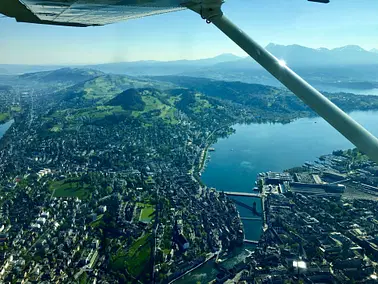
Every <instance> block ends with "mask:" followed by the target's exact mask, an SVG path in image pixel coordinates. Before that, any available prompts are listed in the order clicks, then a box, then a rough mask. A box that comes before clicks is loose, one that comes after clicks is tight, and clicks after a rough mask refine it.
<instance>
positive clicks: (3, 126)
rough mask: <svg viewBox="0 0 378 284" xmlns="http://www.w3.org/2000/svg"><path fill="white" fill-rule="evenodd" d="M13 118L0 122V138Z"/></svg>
mask: <svg viewBox="0 0 378 284" xmlns="http://www.w3.org/2000/svg"><path fill="white" fill-rule="evenodd" d="M12 123H13V120H10V121H8V122H6V123H3V124H0V139H1V138H2V137H3V135H4V134H5V132H7V130H8V128H9V127H10V126H11V125H12Z"/></svg>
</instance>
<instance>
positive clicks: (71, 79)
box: [19, 68, 105, 84]
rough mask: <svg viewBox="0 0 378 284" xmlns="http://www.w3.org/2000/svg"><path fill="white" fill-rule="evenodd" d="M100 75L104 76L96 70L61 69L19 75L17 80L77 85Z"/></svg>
mask: <svg viewBox="0 0 378 284" xmlns="http://www.w3.org/2000/svg"><path fill="white" fill-rule="evenodd" d="M102 75H105V74H104V73H102V72H100V71H98V70H91V69H81V68H80V69H79V68H61V69H57V70H53V71H43V72H35V73H26V74H23V75H20V76H19V78H20V79H23V80H33V81H39V82H43V83H60V82H64V83H70V84H77V83H79V82H83V81H87V80H90V79H93V78H95V77H98V76H102Z"/></svg>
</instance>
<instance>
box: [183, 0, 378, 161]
mask: <svg viewBox="0 0 378 284" xmlns="http://www.w3.org/2000/svg"><path fill="white" fill-rule="evenodd" d="M204 2H205V1H204ZM221 5H222V1H221V0H212V1H211V0H210V1H208V2H207V3H206V2H205V3H202V4H194V5H188V6H187V7H188V8H189V9H191V10H193V11H195V12H197V13H199V14H200V15H201V17H202V18H204V19H206V21H207V22H208V23H210V22H212V23H213V24H214V25H215V26H216V27H218V28H219V29H220V30H221V31H222V32H223V33H224V34H225V35H227V36H228V37H229V38H230V39H231V40H232V41H233V42H235V43H236V44H237V45H238V46H239V47H241V48H242V49H243V50H244V51H245V52H246V53H248V54H249V55H250V56H251V57H252V58H253V59H255V60H256V61H257V62H258V63H259V64H260V65H261V66H262V67H264V68H265V69H266V70H267V71H268V72H269V73H270V74H272V75H273V76H274V77H276V78H277V79H278V80H279V81H280V82H281V83H282V84H284V85H285V86H286V87H287V88H288V89H289V90H291V91H292V92H293V93H294V94H295V95H296V96H297V97H299V98H300V99H301V100H302V101H303V102H304V103H305V104H307V105H308V106H309V107H311V108H312V109H313V110H314V111H315V112H317V113H318V114H319V115H320V116H321V117H323V118H324V119H325V120H326V121H328V123H329V124H331V125H332V126H333V127H334V128H335V129H336V130H338V131H339V132H340V133H341V134H342V135H344V136H345V137H346V138H347V139H348V140H349V141H350V142H352V143H353V144H354V145H355V146H356V147H357V148H358V149H359V150H361V151H362V152H364V153H365V154H367V155H368V156H369V157H370V158H371V159H372V160H373V161H375V162H376V163H378V139H377V138H376V137H375V136H373V135H372V134H371V133H370V132H369V131H367V130H366V129H365V128H363V127H362V126H361V125H360V124H358V123H357V122H356V121H355V120H353V119H352V118H351V117H350V116H349V115H347V114H346V113H345V112H343V111H342V110H341V109H340V108H339V107H337V106H336V105H335V104H334V103H332V102H331V101H330V100H329V99H327V98H326V97H325V96H324V95H322V94H321V93H320V92H318V91H317V90H316V89H315V88H313V87H312V86H311V85H310V84H308V83H307V82H306V81H305V80H303V79H302V78H301V77H300V76H298V75H297V74H296V73H295V72H294V71H292V70H291V69H290V68H289V67H287V66H286V64H285V63H284V62H283V61H280V60H278V59H277V58H276V57H274V56H273V55H272V54H271V53H270V52H269V51H267V50H266V49H265V48H263V47H261V46H260V45H259V44H258V43H256V42H255V41H254V40H253V39H251V38H250V37H249V36H248V35H247V34H245V33H244V32H243V31H242V30H241V29H239V28H238V27H237V26H236V25H235V24H233V23H232V22H231V21H230V20H229V19H228V18H227V17H226V16H225V15H223V13H222V11H221ZM324 139H327V137H324Z"/></svg>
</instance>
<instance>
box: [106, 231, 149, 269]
mask: <svg viewBox="0 0 378 284" xmlns="http://www.w3.org/2000/svg"><path fill="white" fill-rule="evenodd" d="M150 236H151V234H147V235H144V236H143V237H140V238H139V239H137V240H136V241H135V242H134V243H133V244H132V245H131V247H130V249H129V250H128V251H127V253H126V254H125V253H123V252H118V253H117V255H116V256H114V257H112V261H111V267H112V269H114V270H124V269H125V268H126V269H127V271H128V272H129V273H131V274H132V275H133V276H134V277H138V276H139V275H140V274H142V272H143V271H144V270H146V269H147V268H148V264H149V262H150V255H151V242H150Z"/></svg>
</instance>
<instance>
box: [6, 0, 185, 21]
mask: <svg viewBox="0 0 378 284" xmlns="http://www.w3.org/2000/svg"><path fill="white" fill-rule="evenodd" d="M184 2H186V1H185V0H1V1H0V13H2V14H4V15H6V16H8V17H12V18H15V19H16V20H17V21H18V22H29V23H37V24H51V25H64V26H79V27H80V26H83V27H86V26H101V25H106V24H111V23H116V22H121V21H125V20H130V19H135V18H140V17H145V16H151V15H156V14H162V13H168V12H174V11H179V10H183V9H185V7H184V6H183V4H184Z"/></svg>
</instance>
